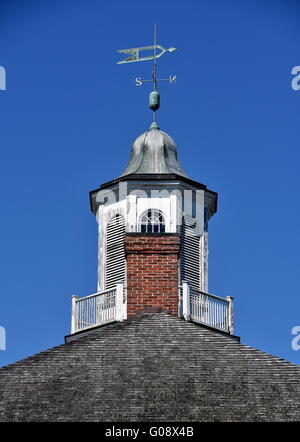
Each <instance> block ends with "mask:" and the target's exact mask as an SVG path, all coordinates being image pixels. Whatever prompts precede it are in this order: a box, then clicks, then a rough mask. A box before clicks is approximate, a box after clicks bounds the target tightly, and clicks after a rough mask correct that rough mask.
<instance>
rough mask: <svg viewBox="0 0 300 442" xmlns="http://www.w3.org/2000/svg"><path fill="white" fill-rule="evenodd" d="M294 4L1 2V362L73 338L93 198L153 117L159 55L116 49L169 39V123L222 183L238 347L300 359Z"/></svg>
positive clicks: (93, 249)
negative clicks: (298, 340)
mask: <svg viewBox="0 0 300 442" xmlns="http://www.w3.org/2000/svg"><path fill="white" fill-rule="evenodd" d="M299 19H300V7H299V4H297V2H296V1H289V0H287V1H284V0H283V1H276V0H273V1H271V0H270V1H267V0H265V1H250V0H244V1H234V0H231V1H230V0H228V1H224V0H203V1H191V0H187V1H184V2H182V1H156V0H154V1H152V2H141V1H127V2H122V1H114V0H112V1H110V2H108V1H93V0H90V1H83V0H80V1H67V0H66V1H56V0H52V1H43V2H38V1H33V0H31V1H30V0H29V1H27V2H22V1H17V0H14V1H4V0H2V1H1V2H0V66H3V67H5V69H6V73H7V90H5V91H0V148H1V162H0V168H1V171H0V192H1V209H2V210H1V214H2V215H1V218H0V237H1V247H0V268H1V272H0V274H1V281H0V282H1V284H0V290H1V292H0V293H1V294H0V326H3V327H5V329H6V333H7V350H6V351H0V365H6V364H8V363H12V362H15V361H17V360H19V359H21V358H24V357H27V356H29V355H32V354H34V353H36V352H39V351H41V350H44V349H47V348H49V347H53V346H55V345H59V344H61V343H63V337H64V335H66V334H69V332H70V319H71V317H70V312H71V298H70V296H71V295H72V294H77V295H79V296H86V295H88V294H91V293H94V292H95V291H96V279H97V224H96V220H95V218H94V216H93V215H92V213H91V212H90V207H89V198H88V192H89V191H90V190H92V189H95V188H97V187H98V186H99V184H101V183H104V182H106V181H109V180H111V179H113V178H115V177H117V176H118V175H119V174H120V173H121V172H122V171H123V170H124V168H125V166H126V164H127V161H128V158H129V153H130V146H131V144H132V142H133V140H134V139H135V138H136V137H137V136H138V135H139V134H140V133H142V132H143V131H145V130H146V129H147V128H148V126H149V124H150V123H151V111H150V110H149V109H148V106H147V101H148V94H149V92H150V90H151V89H150V85H143V86H142V87H137V86H135V84H134V78H135V77H137V76H141V77H144V78H145V77H149V76H150V75H151V67H152V66H151V63H147V62H144V63H131V64H128V65H117V64H116V62H117V61H118V60H120V59H122V57H123V56H122V55H121V54H118V53H117V49H123V48H130V47H136V46H144V45H149V44H152V38H153V37H152V33H153V23H154V22H156V23H157V28H158V43H160V44H162V45H163V46H165V47H169V46H175V47H178V48H179V50H178V51H177V52H175V53H174V54H171V55H170V54H167V55H165V56H164V57H162V58H161V59H160V60H159V63H158V72H159V75H160V76H168V75H169V74H173V75H177V83H176V84H173V85H169V84H167V83H166V84H161V86H160V92H161V109H160V110H159V111H158V121H159V125H160V127H161V128H162V129H163V130H166V131H167V132H168V133H169V134H170V135H171V136H172V137H173V138H174V139H175V140H176V142H177V145H178V149H179V158H180V161H181V163H182V165H183V167H184V169H185V170H186V172H187V173H188V175H189V176H190V177H191V178H192V179H194V180H197V181H200V182H202V183H205V184H206V185H207V186H208V188H210V189H212V190H214V191H217V192H218V193H219V207H218V212H217V214H216V215H215V216H214V217H213V218H212V219H211V221H210V225H209V250H210V255H209V291H210V292H211V293H215V294H217V295H219V296H224V297H225V296H228V295H231V296H234V298H235V326H236V329H235V332H236V334H237V335H239V336H241V341H242V342H243V343H246V344H248V345H251V346H253V347H256V348H259V349H261V350H263V351H266V352H269V353H272V354H274V355H277V356H280V357H283V358H286V359H288V360H290V361H292V362H295V363H298V364H299V363H300V351H294V350H292V348H291V340H292V335H291V330H292V328H293V327H294V326H300V313H299V312H300V296H299V292H300V289H299V280H298V276H299V249H300V236H299V215H300V205H299V160H300V154H299V115H300V112H299V109H300V90H299V91H294V90H293V89H292V88H291V80H292V75H291V70H292V68H293V66H297V65H300V52H299V40H300V28H299Z"/></svg>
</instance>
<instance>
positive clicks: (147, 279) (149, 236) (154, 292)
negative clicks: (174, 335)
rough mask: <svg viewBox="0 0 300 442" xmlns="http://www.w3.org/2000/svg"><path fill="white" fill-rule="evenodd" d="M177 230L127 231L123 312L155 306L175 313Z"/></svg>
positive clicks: (176, 299)
mask: <svg viewBox="0 0 300 442" xmlns="http://www.w3.org/2000/svg"><path fill="white" fill-rule="evenodd" d="M179 250H180V238H179V235H178V234H177V233H127V234H126V235H125V254H126V258H127V314H128V316H133V315H135V314H137V313H138V311H140V310H144V309H145V308H149V307H152V308H153V307H159V308H161V309H163V310H167V311H169V313H170V314H172V315H175V316H177V315H178V285H179V281H178V260H179Z"/></svg>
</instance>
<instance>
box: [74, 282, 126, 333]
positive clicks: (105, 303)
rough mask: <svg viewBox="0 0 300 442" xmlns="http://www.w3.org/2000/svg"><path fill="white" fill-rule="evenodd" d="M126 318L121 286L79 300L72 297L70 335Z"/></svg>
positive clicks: (76, 297) (122, 287)
mask: <svg viewBox="0 0 300 442" xmlns="http://www.w3.org/2000/svg"><path fill="white" fill-rule="evenodd" d="M125 317H126V304H125V296H124V286H123V284H117V285H116V287H115V288H113V289H109V290H106V291H104V292H98V293H95V294H93V295H89V296H86V297H84V298H79V297H78V296H72V323H71V333H72V334H73V333H76V332H78V331H80V330H84V329H86V328H91V327H95V326H96V325H102V324H108V323H110V322H114V321H122V320H123V319H125Z"/></svg>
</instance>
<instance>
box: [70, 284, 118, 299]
mask: <svg viewBox="0 0 300 442" xmlns="http://www.w3.org/2000/svg"><path fill="white" fill-rule="evenodd" d="M114 290H116V288H115V287H114V288H111V289H107V290H103V291H102V292H97V293H93V294H92V295H88V296H84V297H83V298H77V299H76V300H75V301H76V302H79V301H82V300H83V299H89V298H93V297H95V296H100V295H105V294H106V293H109V292H113V291H114Z"/></svg>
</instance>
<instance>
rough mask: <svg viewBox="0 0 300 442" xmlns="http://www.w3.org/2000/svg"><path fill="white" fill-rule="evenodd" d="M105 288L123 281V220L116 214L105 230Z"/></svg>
mask: <svg viewBox="0 0 300 442" xmlns="http://www.w3.org/2000/svg"><path fill="white" fill-rule="evenodd" d="M106 233H107V234H106V264H105V288H106V289H110V288H113V287H115V286H116V284H117V283H118V282H124V281H125V249H124V235H125V222H124V218H123V216H121V215H116V216H115V217H114V218H112V219H111V220H110V222H109V223H108V225H107V232H106Z"/></svg>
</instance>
